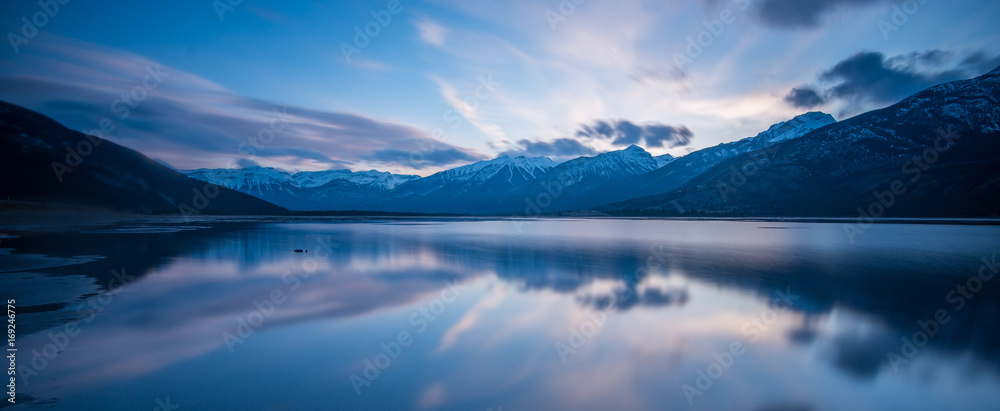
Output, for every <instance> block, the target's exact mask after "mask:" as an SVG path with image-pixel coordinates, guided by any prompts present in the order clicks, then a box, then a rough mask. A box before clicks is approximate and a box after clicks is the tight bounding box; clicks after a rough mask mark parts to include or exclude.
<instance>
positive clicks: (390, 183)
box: [181, 167, 420, 211]
mask: <svg viewBox="0 0 1000 411" xmlns="http://www.w3.org/2000/svg"><path fill="white" fill-rule="evenodd" d="M181 173H183V174H184V175H187V176H188V177H191V178H194V179H197V180H201V181H205V182H210V183H213V184H217V185H220V186H222V187H226V188H230V189H233V190H236V191H239V192H241V193H246V194H250V195H252V196H254V197H257V198H260V199H263V200H266V201H268V202H271V203H274V204H277V205H279V206H281V207H285V208H287V209H289V210H302V211H322V210H351V209H356V208H354V207H355V206H356V205H357V204H358V203H359V202H361V201H364V200H368V199H370V198H373V197H376V196H378V195H380V194H382V193H385V192H388V191H390V190H393V189H395V188H396V187H397V186H399V185H400V184H402V183H405V182H407V181H413V180H416V179H419V178H420V176H413V175H400V174H390V173H387V172H380V171H376V170H372V171H359V172H351V170H326V171H302V172H298V173H295V174H292V173H289V172H287V171H282V170H278V169H274V168H269V167H248V168H241V169H237V170H233V169H198V170H190V171H181Z"/></svg>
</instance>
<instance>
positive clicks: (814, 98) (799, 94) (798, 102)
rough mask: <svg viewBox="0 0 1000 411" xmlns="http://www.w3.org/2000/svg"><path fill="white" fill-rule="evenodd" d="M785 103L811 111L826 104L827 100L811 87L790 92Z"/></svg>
mask: <svg viewBox="0 0 1000 411" xmlns="http://www.w3.org/2000/svg"><path fill="white" fill-rule="evenodd" d="M785 101H786V102H788V104H791V105H793V106H795V107H799V108H805V109H810V108H813V107H816V106H818V105H820V104H823V103H825V102H826V99H824V98H823V96H821V95H819V92H817V91H816V90H815V89H813V88H811V87H801V88H800V87H796V88H793V89H792V91H790V92H788V95H786V96H785Z"/></svg>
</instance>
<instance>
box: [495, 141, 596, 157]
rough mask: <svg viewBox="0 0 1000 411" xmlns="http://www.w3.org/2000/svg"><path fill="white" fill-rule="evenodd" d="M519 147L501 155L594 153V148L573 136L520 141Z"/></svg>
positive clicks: (554, 155)
mask: <svg viewBox="0 0 1000 411" xmlns="http://www.w3.org/2000/svg"><path fill="white" fill-rule="evenodd" d="M518 145H519V146H520V148H519V149H516V150H508V151H505V152H503V153H501V155H506V156H511V157H516V156H526V157H538V156H547V157H579V156H589V155H594V154H596V152H595V151H594V149H592V148H590V147H587V146H585V145H583V144H582V143H580V142H579V141H577V140H574V139H571V138H560V139H557V140H553V141H529V140H521V141H518Z"/></svg>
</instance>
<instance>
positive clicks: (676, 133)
mask: <svg viewBox="0 0 1000 411" xmlns="http://www.w3.org/2000/svg"><path fill="white" fill-rule="evenodd" d="M692 137H694V133H692V132H691V130H689V129H688V128H687V127H685V126H680V127H672V126H665V125H651V126H646V133H645V139H646V147H650V148H653V147H681V146H686V145H688V144H691V138H692Z"/></svg>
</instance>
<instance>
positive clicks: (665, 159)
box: [653, 154, 676, 168]
mask: <svg viewBox="0 0 1000 411" xmlns="http://www.w3.org/2000/svg"><path fill="white" fill-rule="evenodd" d="M653 158H655V159H656V168H660V167H663V166H665V165H667V164H670V163H672V162H674V160H676V158H674V156H672V155H670V154H664V155H662V156H656V157H653Z"/></svg>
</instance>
